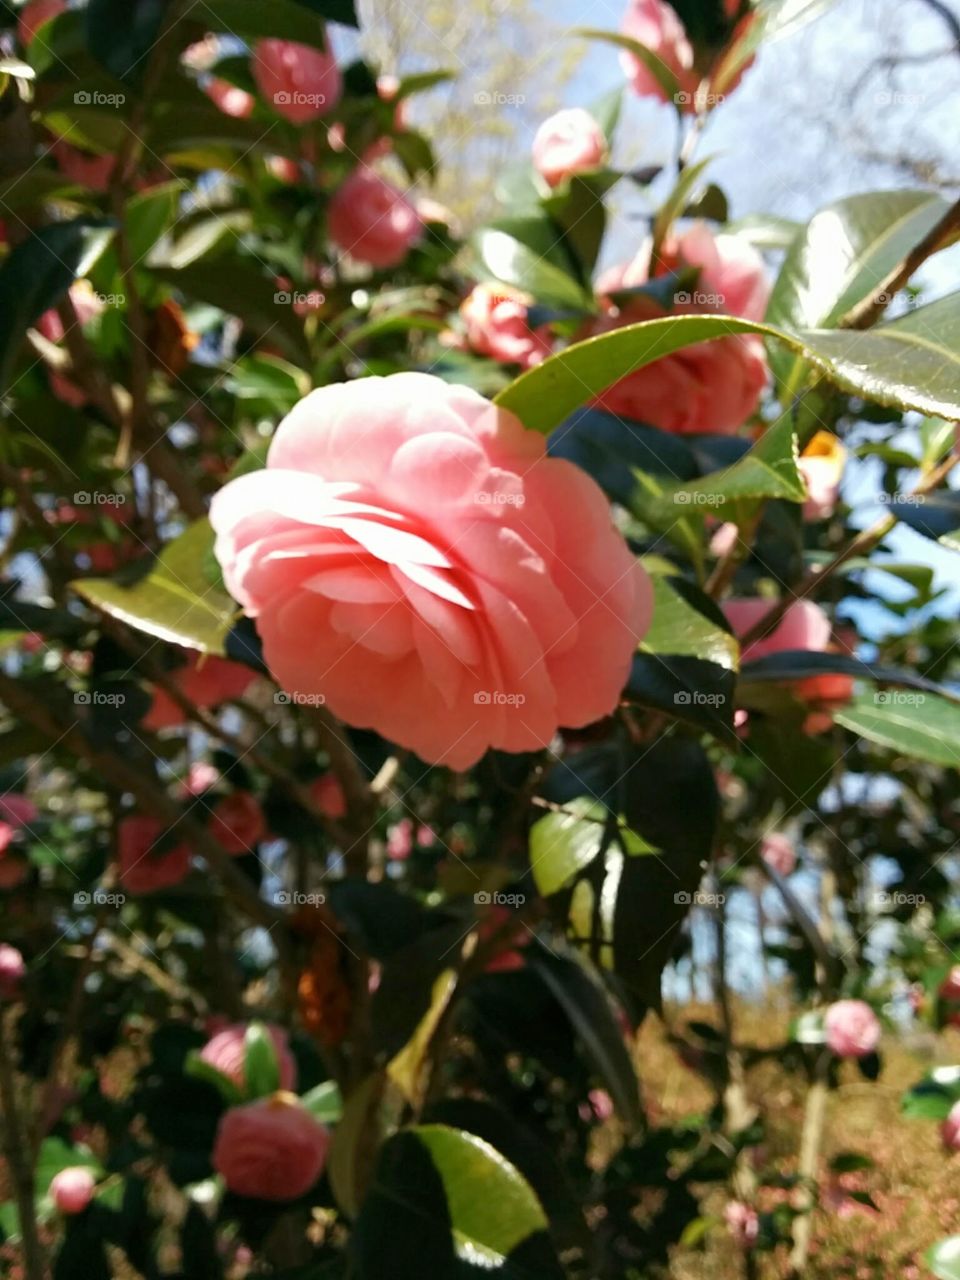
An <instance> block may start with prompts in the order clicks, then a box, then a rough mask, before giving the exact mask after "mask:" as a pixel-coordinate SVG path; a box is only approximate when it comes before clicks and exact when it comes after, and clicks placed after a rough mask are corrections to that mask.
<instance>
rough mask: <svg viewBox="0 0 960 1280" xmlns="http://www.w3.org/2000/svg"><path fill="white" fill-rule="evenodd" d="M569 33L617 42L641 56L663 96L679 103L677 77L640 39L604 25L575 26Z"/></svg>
mask: <svg viewBox="0 0 960 1280" xmlns="http://www.w3.org/2000/svg"><path fill="white" fill-rule="evenodd" d="M569 34H570V35H572V36H582V37H583V38H584V39H586V40H602V41H604V42H605V43H607V44H615V45H617V46H618V47H619V48H620V49H626V50H627V52H628V53H632V54H633V55H634V57H636V58H639V59H640V61H641V62H642V63H643V65H644V66H645V67H646V68H647V70H648V71H649V72H650V73H651V75H653V77H654V78H655V80H656V82H657V84H658V85H659V86H660V88H661V89H662V90H663V96H664V98H665V99H666V101H667V102H672V103H674V104H676V103H677V101H678V99H677V95H678V93H679V92H680V85H679V82H678V80H677V77H676V76H675V75H674V74H673V72H672V71H671V70H670V68H669V67H668V66H667V64H666V63H665V62H664V61H663V60H662V59H661V58H658V57H657V55H656V54H655V53H654V52H653V50H652V49H648V48H647V46H646V45H645V44H641V43H640V42H639V40H633V39H631V37H630V36H625V35H623V34H622V33H621V32H619V31H608V30H607V29H606V28H604V27H574V29H573V30H572V31H571V32H570V33H569Z"/></svg>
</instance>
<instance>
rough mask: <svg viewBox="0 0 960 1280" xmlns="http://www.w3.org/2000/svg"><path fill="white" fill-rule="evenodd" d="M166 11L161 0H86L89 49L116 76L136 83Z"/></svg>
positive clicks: (128, 82) (143, 68)
mask: <svg viewBox="0 0 960 1280" xmlns="http://www.w3.org/2000/svg"><path fill="white" fill-rule="evenodd" d="M166 11H167V4H166V2H165V0H90V3H89V5H88V6H87V13H86V21H87V44H88V46H89V48H90V52H91V53H92V54H93V56H94V57H95V58H96V59H97V61H98V62H100V63H102V64H103V66H105V67H106V68H107V70H108V71H111V72H112V73H113V74H114V75H115V76H116V77H117V79H118V80H122V81H123V82H124V83H125V84H131V85H136V84H138V83H139V82H140V80H141V79H142V77H143V73H144V72H145V71H146V69H147V62H148V60H149V56H150V52H151V50H152V49H153V48H154V46H155V45H156V43H157V37H158V36H159V34H160V28H161V27H162V25H163V19H164V14H165V13H166Z"/></svg>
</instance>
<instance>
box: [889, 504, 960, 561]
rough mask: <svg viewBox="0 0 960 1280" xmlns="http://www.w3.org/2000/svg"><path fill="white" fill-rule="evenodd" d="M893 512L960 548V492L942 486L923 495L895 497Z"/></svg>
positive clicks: (955, 549) (942, 541)
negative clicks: (934, 491)
mask: <svg viewBox="0 0 960 1280" xmlns="http://www.w3.org/2000/svg"><path fill="white" fill-rule="evenodd" d="M889 511H890V514H891V515H893V516H896V517H897V519H898V520H902V521H903V523H904V524H907V525H909V526H910V528H911V529H916V531H917V533H922V534H923V535H924V537H926V538H933V539H934V540H935V541H936V542H941V543H943V545H944V546H945V547H950V548H951V550H953V551H960V493H958V492H957V491H956V490H953V489H941V490H939V491H937V492H936V493H928V494H926V495H925V496H920V497H903V498H894V499H893V501H892V502H891V503H890V504H889Z"/></svg>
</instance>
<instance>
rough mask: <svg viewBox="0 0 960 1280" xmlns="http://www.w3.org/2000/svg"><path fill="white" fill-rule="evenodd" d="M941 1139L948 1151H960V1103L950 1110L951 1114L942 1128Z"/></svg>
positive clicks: (956, 1103)
mask: <svg viewBox="0 0 960 1280" xmlns="http://www.w3.org/2000/svg"><path fill="white" fill-rule="evenodd" d="M940 1137H941V1138H942V1139H943V1145H944V1146H945V1147H946V1148H947V1150H948V1151H960V1102H955V1103H954V1104H953V1106H952V1107H951V1108H950V1114H949V1115H948V1116H947V1118H946V1120H944V1122H943V1124H942V1125H941V1126H940Z"/></svg>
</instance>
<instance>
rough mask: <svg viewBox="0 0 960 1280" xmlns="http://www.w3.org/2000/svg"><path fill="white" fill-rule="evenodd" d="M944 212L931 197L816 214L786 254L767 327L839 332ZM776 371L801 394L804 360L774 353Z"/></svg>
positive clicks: (883, 200) (859, 200)
mask: <svg viewBox="0 0 960 1280" xmlns="http://www.w3.org/2000/svg"><path fill="white" fill-rule="evenodd" d="M946 209H947V203H946V201H945V200H944V199H943V198H942V196H938V195H936V194H935V193H934V192H929V191H877V192H869V193H865V194H862V195H855V196H847V197H846V198H845V199H843V200H838V201H837V202H836V203H835V204H831V205H827V207H826V208H825V209H821V210H820V212H819V213H816V214H814V216H813V218H812V219H811V220H810V222H809V223H808V224H807V226H806V227H804V229H803V230H802V231H801V232H800V233H799V235H798V236H797V238H796V240H795V241H794V243H793V245H792V247H791V249H790V251H789V253H788V254H787V257H786V260H785V261H784V264H783V267H782V268H781V270H780V275H779V276H778V277H777V281H776V284H775V285H774V288H773V292H772V294H771V296H770V303H769V305H768V307H767V314H766V317H765V318H766V320H767V323H768V324H773V325H777V326H779V327H781V328H787V329H831V328H834V327H835V326H836V324H837V322H838V321H839V320H840V319H841V318H842V317H843V316H845V315H846V314H847V312H848V311H850V310H851V308H852V307H854V306H855V305H856V304H857V303H859V302H862V301H863V299H864V298H867V297H869V296H870V295H871V294H873V293H875V292H876V291H877V289H878V288H879V287H880V285H881V284H882V283H883V281H884V280H885V279H886V278H887V276H888V275H889V274H890V272H891V271H892V270H893V269H894V268H895V267H896V266H897V265H898V264H899V263H901V262H902V261H903V259H904V258H905V257H906V255H907V254H908V253H909V252H910V250H911V249H912V248H913V247H914V246H915V245H916V244H917V243H918V242H919V241H920V240H921V239H922V238H923V237H924V236H925V235H926V234H927V232H928V231H930V229H931V228H932V227H933V226H935V225H936V223H937V222H939V220H940V219H941V217H942V216H943V214H944V212H945V211H946ZM773 364H774V368H775V370H776V372H777V375H778V377H779V378H780V379H781V380H782V381H783V382H784V384H785V385H786V388H787V390H788V392H792V391H794V390H796V388H797V387H798V386H799V385H800V383H801V381H802V380H803V378H804V375H805V370H806V363H805V361H803V360H798V359H796V358H794V357H791V356H789V355H788V354H787V353H785V352H783V353H782V352H775V353H774V355H773Z"/></svg>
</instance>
